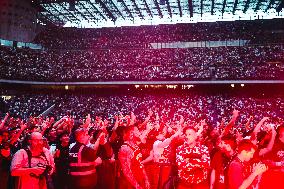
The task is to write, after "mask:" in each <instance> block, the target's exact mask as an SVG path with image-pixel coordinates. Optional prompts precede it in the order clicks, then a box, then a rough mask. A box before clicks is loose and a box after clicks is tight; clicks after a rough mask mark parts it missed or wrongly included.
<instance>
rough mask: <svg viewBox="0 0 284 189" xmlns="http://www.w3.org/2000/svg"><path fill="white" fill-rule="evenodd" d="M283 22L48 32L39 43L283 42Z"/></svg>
mask: <svg viewBox="0 0 284 189" xmlns="http://www.w3.org/2000/svg"><path fill="white" fill-rule="evenodd" d="M283 29H284V28H283V19H272V20H250V21H234V22H232V21H231V22H199V23H189V24H174V25H172V24H171V25H157V26H137V27H121V28H98V29H97V28H96V29H87V28H52V27H50V28H46V29H44V30H43V32H41V33H39V34H38V36H37V38H36V39H35V43H40V44H42V45H43V46H44V47H45V48H49V49H69V50H70V49H73V50H74V49H75V50H78V49H81V50H82V49H98V48H99V49H102V48H104V49H110V48H111V49H113V48H115V49H117V48H123V49H125V48H145V47H149V45H150V43H166V42H177V41H186V42H187V41H224V40H238V39H243V40H249V41H250V42H251V43H253V44H266V43H279V42H283V41H284V38H283Z"/></svg>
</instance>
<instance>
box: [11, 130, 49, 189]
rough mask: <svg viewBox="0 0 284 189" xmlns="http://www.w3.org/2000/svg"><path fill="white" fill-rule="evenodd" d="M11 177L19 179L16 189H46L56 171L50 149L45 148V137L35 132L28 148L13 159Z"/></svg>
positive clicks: (21, 150) (29, 139)
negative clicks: (50, 176) (49, 177)
mask: <svg viewBox="0 0 284 189" xmlns="http://www.w3.org/2000/svg"><path fill="white" fill-rule="evenodd" d="M10 169H11V176H17V177H18V178H19V180H18V185H17V186H16V189H46V188H47V177H48V175H50V174H51V173H52V172H53V170H54V161H53V157H52V155H51V153H50V152H49V150H48V149H46V148H44V147H43V137H42V135H41V133H39V132H33V133H32V134H31V135H30V136H29V138H28V147H27V148H26V149H20V150H18V151H17V152H16V154H15V155H14V156H13V158H12V163H11V168H10Z"/></svg>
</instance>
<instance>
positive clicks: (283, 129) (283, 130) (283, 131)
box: [278, 126, 284, 142]
mask: <svg viewBox="0 0 284 189" xmlns="http://www.w3.org/2000/svg"><path fill="white" fill-rule="evenodd" d="M278 135H279V140H281V141H283V142H284V126H280V127H279V128H278Z"/></svg>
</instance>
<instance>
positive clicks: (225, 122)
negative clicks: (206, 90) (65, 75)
mask: <svg viewBox="0 0 284 189" xmlns="http://www.w3.org/2000/svg"><path fill="white" fill-rule="evenodd" d="M6 105H7V107H8V113H6V114H4V113H3V117H2V119H1V123H0V160H1V167H0V174H1V176H0V180H1V181H0V182H1V188H2V186H3V189H6V188H9V189H10V188H17V189H27V188H35V189H38V188H39V189H46V188H48V189H49V188H55V189H57V188H58V189H62V188H70V189H73V188H74V189H75V188H76V189H80V188H82V189H83V188H84V189H95V188H96V189H99V188H103V189H108V188H109V189H114V188H121V189H125V188H129V189H130V188H131V189H132V188H135V189H156V188H163V189H171V188H178V189H183V188H185V189H193V188H198V189H200V188H208V189H209V188H210V189H220V188H229V189H237V188H256V187H257V188H261V189H262V188H263V189H264V188H265V189H266V188H283V186H284V183H283V178H284V170H283V169H284V159H283V158H284V125H283V113H284V101H283V96H281V95H273V96H270V97H266V98H265V99H264V98H257V97H252V96H243V97H240V96H239V97H236V96H233V95H232V96H231V95H224V94H223V95H216V94H215V95H213V94H183V95H181V94H166V95H162V96H161V95H150V94H143V95H142V94H140V95H130V94H121V95H86V94H85V95H82V94H81V95H79V94H77V95H76V94H72V95H71V94H66V95H59V94H33V95H27V94H26V95H16V96H12V97H11V99H8V100H6ZM53 105H54V106H53ZM50 107H51V108H50ZM47 109H48V111H45V110H47ZM42 112H44V113H43V114H42Z"/></svg>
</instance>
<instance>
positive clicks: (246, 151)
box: [237, 139, 257, 161]
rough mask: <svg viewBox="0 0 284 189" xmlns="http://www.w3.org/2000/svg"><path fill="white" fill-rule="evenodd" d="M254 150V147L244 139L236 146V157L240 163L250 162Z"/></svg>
mask: <svg viewBox="0 0 284 189" xmlns="http://www.w3.org/2000/svg"><path fill="white" fill-rule="evenodd" d="M256 149H257V147H256V145H254V144H253V143H252V142H251V141H250V140H248V139H244V140H242V141H241V142H240V143H239V144H238V149H237V152H238V157H239V158H240V160H242V161H250V160H251V159H252V158H253V156H254V153H255V151H256Z"/></svg>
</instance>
